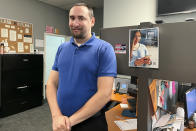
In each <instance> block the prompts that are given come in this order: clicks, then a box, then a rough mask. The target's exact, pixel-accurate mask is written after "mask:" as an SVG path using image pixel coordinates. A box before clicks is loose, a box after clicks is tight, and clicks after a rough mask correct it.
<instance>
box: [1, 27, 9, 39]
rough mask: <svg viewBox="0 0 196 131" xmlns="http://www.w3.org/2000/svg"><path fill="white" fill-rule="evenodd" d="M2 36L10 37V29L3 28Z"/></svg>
mask: <svg viewBox="0 0 196 131" xmlns="http://www.w3.org/2000/svg"><path fill="white" fill-rule="evenodd" d="M1 37H4V38H8V29H6V28H2V29H1Z"/></svg>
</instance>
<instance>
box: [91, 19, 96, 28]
mask: <svg viewBox="0 0 196 131" xmlns="http://www.w3.org/2000/svg"><path fill="white" fill-rule="evenodd" d="M94 25H95V17H92V18H91V27H93V26H94Z"/></svg>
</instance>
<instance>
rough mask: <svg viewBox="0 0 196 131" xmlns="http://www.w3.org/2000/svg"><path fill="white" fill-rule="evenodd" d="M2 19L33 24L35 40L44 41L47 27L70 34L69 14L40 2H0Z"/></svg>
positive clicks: (0, 0)
mask: <svg viewBox="0 0 196 131" xmlns="http://www.w3.org/2000/svg"><path fill="white" fill-rule="evenodd" d="M0 17H3V18H8V19H13V20H17V21H23V22H28V23H32V24H33V34H34V39H44V31H45V26H46V25H49V26H54V27H55V28H58V29H59V31H60V34H63V35H67V34H69V28H68V13H67V12H66V11H64V10H62V9H59V8H56V7H53V6H50V5H47V4H44V3H41V2H39V1H38V0H0ZM40 50H43V48H40Z"/></svg>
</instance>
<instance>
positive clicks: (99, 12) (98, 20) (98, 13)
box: [92, 8, 103, 36]
mask: <svg viewBox="0 0 196 131" xmlns="http://www.w3.org/2000/svg"><path fill="white" fill-rule="evenodd" d="M93 11H94V16H95V25H94V27H93V28H92V31H93V32H95V35H97V36H99V35H100V29H101V28H103V8H95V9H93Z"/></svg>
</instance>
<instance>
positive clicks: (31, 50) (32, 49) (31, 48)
mask: <svg viewBox="0 0 196 131" xmlns="http://www.w3.org/2000/svg"><path fill="white" fill-rule="evenodd" d="M33 52H34V48H33V44H30V53H33Z"/></svg>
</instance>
